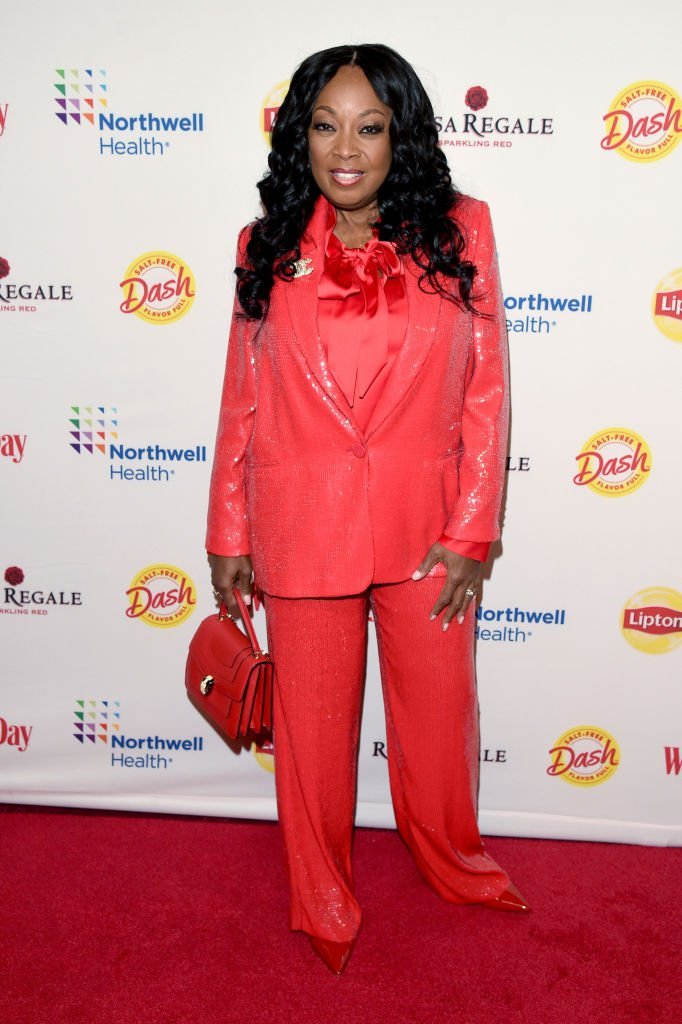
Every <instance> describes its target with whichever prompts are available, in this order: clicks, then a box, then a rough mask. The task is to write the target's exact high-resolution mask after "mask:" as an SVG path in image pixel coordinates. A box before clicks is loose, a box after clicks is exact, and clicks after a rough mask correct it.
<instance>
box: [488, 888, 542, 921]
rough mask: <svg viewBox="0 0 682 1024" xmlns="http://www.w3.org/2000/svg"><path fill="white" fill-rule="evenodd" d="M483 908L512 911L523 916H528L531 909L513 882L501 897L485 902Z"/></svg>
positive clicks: (494, 897)
mask: <svg viewBox="0 0 682 1024" xmlns="http://www.w3.org/2000/svg"><path fill="white" fill-rule="evenodd" d="M483 906H484V907H490V908H491V910H512V911H516V913H521V914H528V913H530V909H531V908H530V907H529V906H528V904H527V902H526V900H525V899H524V898H523V896H522V895H521V893H520V892H519V890H518V889H517V888H516V886H515V885H514V884H513V882H510V883H509V885H508V887H507V888H506V889H505V890H504V892H501V893H500V895H499V896H493V897H492V899H489V900H485V902H484V903H483Z"/></svg>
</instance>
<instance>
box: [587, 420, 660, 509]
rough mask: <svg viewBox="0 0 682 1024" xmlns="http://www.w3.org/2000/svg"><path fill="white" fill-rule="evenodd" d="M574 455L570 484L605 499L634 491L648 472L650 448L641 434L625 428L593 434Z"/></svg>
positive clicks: (609, 428)
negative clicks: (586, 488)
mask: <svg viewBox="0 0 682 1024" xmlns="http://www.w3.org/2000/svg"><path fill="white" fill-rule="evenodd" d="M575 458H576V462H577V463H578V472H577V473H576V475H575V476H574V477H573V483H574V484H576V485H577V486H578V487H589V488H590V490H592V491H594V492H595V494H601V495H602V496H604V497H607V498H621V497H623V495H625V494H630V493H631V492H632V491H636V490H637V488H638V487H641V486H642V484H643V483H644V481H645V480H646V479H647V478H648V476H649V473H650V472H651V461H652V460H651V449H650V448H649V446H648V444H647V443H646V441H645V440H644V438H643V437H640V436H639V434H635V432H634V430H626V429H625V428H624V427H608V428H607V429H606V430H600V431H598V432H597V433H596V434H593V435H592V437H590V438H589V440H588V441H586V442H585V444H584V445H583V449H582V451H581V452H580V454H579V455H576V457H575Z"/></svg>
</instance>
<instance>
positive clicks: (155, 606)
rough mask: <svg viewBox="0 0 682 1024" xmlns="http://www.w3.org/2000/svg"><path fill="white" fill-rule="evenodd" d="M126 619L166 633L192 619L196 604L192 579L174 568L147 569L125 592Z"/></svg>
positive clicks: (157, 566) (136, 577) (149, 567)
mask: <svg viewBox="0 0 682 1024" xmlns="http://www.w3.org/2000/svg"><path fill="white" fill-rule="evenodd" d="M126 597H127V598H128V607H127V608H126V612H125V613H126V617H127V618H129V619H139V620H140V621H141V622H145V623H146V624H147V625H148V626H158V627H161V628H162V629H166V628H168V627H169V626H179V625H180V623H182V622H184V621H185V620H186V619H188V618H189V617H190V615H191V614H192V612H193V611H194V606H195V605H196V603H197V599H196V587H195V586H194V582H193V581H192V580H191V579H190V577H189V576H188V575H187V574H186V573H184V572H183V571H182V569H178V568H177V566H174V565H165V564H163V565H148V566H147V568H146V569H142V571H141V572H139V573H137V575H136V576H134V577H133V580H132V582H131V584H130V586H129V587H128V589H127V590H126Z"/></svg>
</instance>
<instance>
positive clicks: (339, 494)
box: [206, 197, 508, 597]
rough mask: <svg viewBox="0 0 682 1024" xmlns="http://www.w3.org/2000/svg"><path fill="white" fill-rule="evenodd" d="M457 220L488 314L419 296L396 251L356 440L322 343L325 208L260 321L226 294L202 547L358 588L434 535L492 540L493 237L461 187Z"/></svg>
mask: <svg viewBox="0 0 682 1024" xmlns="http://www.w3.org/2000/svg"><path fill="white" fill-rule="evenodd" d="M454 215H455V217H456V218H457V222H458V224H459V225H460V227H461V228H462V231H463V232H464V236H465V238H466V242H467V246H466V251H465V258H467V259H470V260H471V261H472V262H473V263H474V264H475V266H476V267H477V270H478V273H477V276H476V280H475V284H474V295H475V305H476V308H477V309H478V310H480V311H481V312H482V313H486V314H488V316H487V317H480V316H474V315H472V314H470V313H468V312H467V311H466V310H464V309H461V308H460V307H459V306H457V305H456V304H455V303H454V302H451V301H449V300H448V299H444V298H442V297H441V296H440V295H437V294H432V293H429V292H424V291H422V290H421V289H420V288H419V285H418V276H419V270H418V268H417V267H416V266H415V265H414V263H413V262H412V260H411V258H410V257H405V269H406V274H405V281H406V289H407V299H408V310H409V313H408V326H407V331H406V334H405V338H404V341H403V344H402V347H401V349H400V351H399V353H398V355H397V356H396V360H395V363H394V365H393V368H392V370H391V373H390V375H389V377H388V379H387V381H386V384H385V386H384V389H383V391H382V393H381V395H380V397H379V400H378V404H377V407H376V409H375V411H374V413H373V416H372V420H371V423H370V426H369V429H368V431H367V433H366V435H363V434H362V433H361V432H360V430H359V428H358V427H357V425H356V424H355V422H354V419H353V412H352V409H351V408H350V406H349V405H348V402H347V401H346V398H345V397H344V395H343V393H342V391H341V389H340V388H339V386H338V385H337V384H336V382H335V380H334V379H333V377H332V376H331V374H330V372H329V370H328V368H327V364H326V359H325V354H324V350H323V348H322V346H321V344H320V340H319V333H318V326H317V306H318V282H319V277H320V274H321V273H322V269H323V260H324V237H325V227H326V214H325V209H324V206H323V205H322V204H320V203H318V204H317V206H316V209H315V212H314V214H313V216H312V218H311V221H310V223H309V225H308V228H307V229H306V232H305V234H304V236H303V239H302V240H301V257H302V262H301V264H300V269H301V270H302V271H306V272H305V273H301V274H300V276H298V277H296V278H295V279H293V280H291V281H281V280H278V279H276V281H275V285H274V287H273V290H272V293H271V297H270V308H269V311H268V314H267V316H266V318H265V319H264V320H260V321H254V320H247V319H245V318H244V317H241V316H239V315H238V313H239V310H240V307H239V305H238V303H237V301H236V300H235V307H234V313H233V318H232V326H231V330H230V339H229V347H228V354H227V366H226V371H225V382H224V387H223V395H222V402H221V409H220V420H219V426H218V435H217V440H216V449H215V460H214V464H213V475H212V479H211V491H210V500H209V513H208V535H207V540H206V547H207V549H208V551H210V552H213V553H215V554H219V555H238V554H245V553H250V555H251V559H252V562H253V567H254V575H255V580H256V584H257V586H259V587H260V588H261V589H262V590H264V591H266V592H267V593H271V594H276V595H279V596H283V597H335V596H341V595H347V594H357V593H359V592H361V591H363V590H364V589H365V588H366V587H367V586H368V585H369V584H370V583H372V582H375V583H385V582H396V581H399V580H405V579H408V578H409V577H410V576H411V575H412V573H413V572H414V570H415V569H416V567H417V566H418V565H419V563H420V562H421V560H422V558H423V557H424V555H425V554H426V552H427V551H428V549H429V547H430V546H431V545H432V544H433V543H434V542H435V541H436V540H438V539H439V538H440V536H441V535H442V534H446V535H447V536H449V537H452V538H457V539H458V540H459V541H474V542H490V541H493V540H496V539H497V538H498V537H499V533H500V530H499V516H500V502H501V498H502V490H503V484H504V468H505V457H506V452H507V430H508V355H507V337H506V329H505V314H504V307H503V304H502V295H501V289H500V281H499V276H498V271H497V261H496V257H495V242H494V238H493V230H492V225H491V221H490V213H489V210H488V207H487V205H486V204H485V203H482V202H479V201H478V200H475V199H471V198H468V197H462V198H461V199H460V200H459V201H458V203H457V205H456V208H455V213H454ZM247 237H248V228H246V229H244V231H242V233H241V235H240V244H239V248H238V255H237V261H238V263H241V264H242V265H243V264H244V250H245V246H246V240H247ZM306 260H307V261H308V262H307V263H304V262H303V261H306Z"/></svg>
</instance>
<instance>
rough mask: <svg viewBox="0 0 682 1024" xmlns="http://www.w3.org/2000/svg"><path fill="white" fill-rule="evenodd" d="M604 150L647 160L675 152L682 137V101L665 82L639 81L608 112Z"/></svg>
mask: <svg viewBox="0 0 682 1024" xmlns="http://www.w3.org/2000/svg"><path fill="white" fill-rule="evenodd" d="M603 120H604V124H605V127H606V134H605V135H604V137H603V139H602V140H601V147H602V149H607V150H612V149H615V150H616V152H617V153H620V155H621V156H624V157H625V158H626V160H634V161H635V162H636V163H646V162H648V161H650V160H660V159H661V157H664V156H667V155H668V153H672V151H673V149H674V148H675V146H677V144H678V143H679V141H680V138H682V100H681V99H680V97H679V96H678V95H677V93H676V92H675V91H674V89H671V88H670V86H669V85H664V83H663V82H655V81H645V82H635V83H634V84H633V85H629V86H628V87H627V88H626V89H623V91H622V92H621V93H619V94H618V95H617V96H616V98H615V100H614V101H613V103H612V104H611V106H610V108H609V110H608V111H607V112H606V114H604V117H603Z"/></svg>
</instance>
